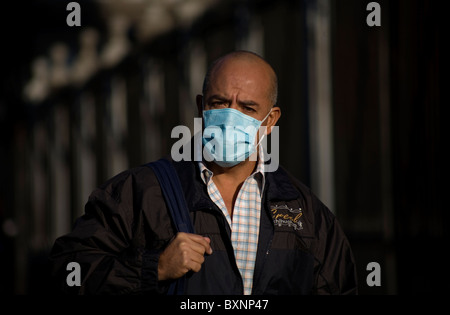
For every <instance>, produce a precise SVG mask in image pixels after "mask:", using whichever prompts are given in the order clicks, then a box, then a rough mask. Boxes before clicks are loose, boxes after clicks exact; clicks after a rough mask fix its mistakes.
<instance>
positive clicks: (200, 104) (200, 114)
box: [195, 94, 203, 117]
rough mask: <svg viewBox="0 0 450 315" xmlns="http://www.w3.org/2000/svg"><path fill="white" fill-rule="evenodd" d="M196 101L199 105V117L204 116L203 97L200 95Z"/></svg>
mask: <svg viewBox="0 0 450 315" xmlns="http://www.w3.org/2000/svg"><path fill="white" fill-rule="evenodd" d="M195 101H196V103H197V110H198V117H202V116H203V96H202V95H200V94H198V95H197V97H196V98H195Z"/></svg>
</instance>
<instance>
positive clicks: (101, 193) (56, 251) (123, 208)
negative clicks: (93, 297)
mask: <svg viewBox="0 0 450 315" xmlns="http://www.w3.org/2000/svg"><path fill="white" fill-rule="evenodd" d="M132 187H133V180H132V179H131V176H123V177H122V178H121V179H120V180H119V181H118V182H117V180H116V181H114V184H111V185H107V186H106V187H104V188H102V189H97V190H95V191H94V192H93V193H92V194H91V196H90V197H89V201H88V202H87V204H86V207H85V214H84V215H83V216H81V217H80V218H79V219H78V220H77V221H76V223H75V225H74V228H73V229H72V231H71V232H70V233H69V234H66V235H63V236H61V237H59V238H57V239H56V241H55V243H54V245H53V248H52V250H51V253H50V262H51V268H52V269H51V270H52V279H53V282H54V285H55V288H56V289H57V291H59V292H62V293H68V294H141V293H154V294H164V293H165V292H166V290H167V288H168V284H167V283H162V282H158V275H157V273H158V272H157V270H158V269H157V268H158V259H159V254H160V252H161V251H162V248H163V246H153V247H150V248H147V246H144V244H145V242H144V239H145V236H144V235H143V234H142V233H140V231H141V230H142V229H144V226H143V224H144V222H143V221H144V219H143V214H142V211H141V209H140V207H139V206H136V205H135V203H136V201H133V195H134V193H133V191H132ZM155 244H156V243H155ZM70 262H75V263H78V265H79V271H80V273H79V275H78V274H77V273H72V272H71V270H72V271H74V269H70V268H69V270H68V267H67V266H68V264H69V263H70ZM77 276H79V278H80V279H79V280H80V286H77V285H76V281H75V282H74V281H67V280H68V279H69V278H70V279H72V280H73V277H77ZM73 283H75V285H72V284H73Z"/></svg>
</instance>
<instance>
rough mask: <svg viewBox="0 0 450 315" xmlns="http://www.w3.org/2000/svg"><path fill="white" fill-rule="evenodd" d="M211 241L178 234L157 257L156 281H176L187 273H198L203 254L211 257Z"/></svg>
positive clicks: (201, 237) (197, 236) (193, 235)
mask: <svg viewBox="0 0 450 315" xmlns="http://www.w3.org/2000/svg"><path fill="white" fill-rule="evenodd" d="M210 242H211V240H210V239H209V238H208V237H203V236H201V235H197V234H189V233H183V232H180V233H178V234H177V235H176V237H175V238H174V239H173V240H172V242H170V244H169V245H168V246H167V248H166V249H165V250H164V251H163V252H162V253H161V255H160V256H159V262H158V280H160V281H161V280H168V279H178V278H180V277H182V276H184V275H185V274H186V273H187V272H189V271H191V270H192V271H194V272H198V271H200V269H201V267H202V264H203V262H204V261H205V257H204V256H205V254H208V255H211V254H212V249H211V246H210Z"/></svg>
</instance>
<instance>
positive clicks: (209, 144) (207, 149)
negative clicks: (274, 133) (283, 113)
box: [202, 108, 272, 167]
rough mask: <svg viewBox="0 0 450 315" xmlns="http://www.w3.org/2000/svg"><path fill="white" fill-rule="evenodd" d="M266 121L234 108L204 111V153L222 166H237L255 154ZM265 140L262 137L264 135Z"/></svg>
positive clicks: (206, 157)
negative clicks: (257, 136) (262, 125)
mask: <svg viewBox="0 0 450 315" xmlns="http://www.w3.org/2000/svg"><path fill="white" fill-rule="evenodd" d="M271 111H272V110H270V112H269V113H268V114H267V115H266V117H264V119H263V120H262V121H259V120H258V119H255V118H253V117H250V116H248V115H245V114H243V113H241V112H240V111H238V110H236V109H232V108H222V109H211V110H204V111H203V122H204V126H205V129H204V130H203V136H202V142H203V156H204V158H205V160H207V161H209V162H211V161H215V163H217V164H218V165H220V166H222V167H232V166H235V165H237V164H239V163H241V162H242V161H244V160H245V159H247V158H248V157H249V156H250V155H252V154H253V153H254V152H255V151H256V148H257V146H258V144H259V143H260V142H261V140H260V141H259V142H258V143H257V144H255V142H256V135H257V133H258V130H259V127H260V126H261V124H262V123H263V121H264V120H266V118H267V117H268V116H269V114H270V113H271ZM261 139H262V137H261Z"/></svg>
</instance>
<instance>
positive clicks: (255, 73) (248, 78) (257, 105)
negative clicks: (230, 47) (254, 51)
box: [203, 60, 274, 125]
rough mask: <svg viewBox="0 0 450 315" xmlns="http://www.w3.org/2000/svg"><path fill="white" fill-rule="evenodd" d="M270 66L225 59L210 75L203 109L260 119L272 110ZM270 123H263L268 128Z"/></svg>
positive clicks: (255, 62)
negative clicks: (230, 111)
mask: <svg viewBox="0 0 450 315" xmlns="http://www.w3.org/2000/svg"><path fill="white" fill-rule="evenodd" d="M270 91H271V80H270V75H269V72H268V69H267V66H266V65H264V64H263V63H261V62H257V61H247V60H224V61H222V63H221V64H219V65H217V67H216V68H215V70H214V71H213V72H212V74H211V78H210V85H209V89H208V91H207V92H206V94H205V95H204V96H203V97H204V99H203V102H204V110H211V109H220V108H233V109H236V110H239V111H240V112H242V113H243V114H245V115H248V116H251V117H253V118H256V119H258V120H262V119H264V117H265V116H266V115H267V114H268V113H269V111H270V109H271V108H272V105H274V104H271V95H270ZM266 123H267V120H266V121H264V122H263V125H266Z"/></svg>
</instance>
